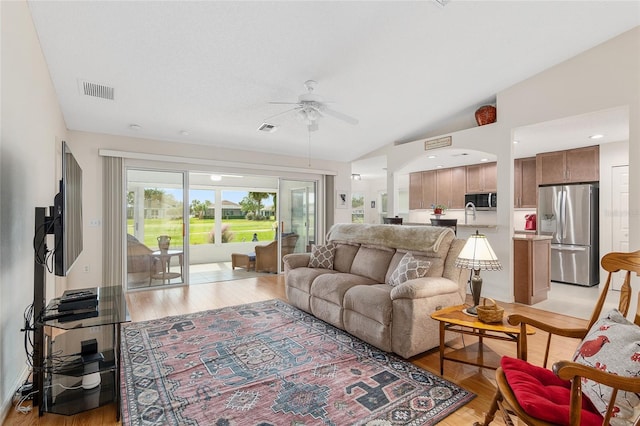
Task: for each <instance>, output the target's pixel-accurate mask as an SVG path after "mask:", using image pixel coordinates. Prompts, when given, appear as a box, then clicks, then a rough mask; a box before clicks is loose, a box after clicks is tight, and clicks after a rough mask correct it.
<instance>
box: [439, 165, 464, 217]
mask: <svg viewBox="0 0 640 426" xmlns="http://www.w3.org/2000/svg"><path fill="white" fill-rule="evenodd" d="M465 176H466V174H465V168H464V167H452V168H448V169H438V170H437V171H436V201H435V203H436V204H444V205H445V206H447V208H450V209H462V208H464V194H465Z"/></svg>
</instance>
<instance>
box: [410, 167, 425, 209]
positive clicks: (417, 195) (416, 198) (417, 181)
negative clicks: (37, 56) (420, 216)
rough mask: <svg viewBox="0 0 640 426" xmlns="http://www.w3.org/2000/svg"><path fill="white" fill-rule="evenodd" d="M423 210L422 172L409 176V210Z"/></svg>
mask: <svg viewBox="0 0 640 426" xmlns="http://www.w3.org/2000/svg"><path fill="white" fill-rule="evenodd" d="M421 208H422V172H415V173H410V174H409V210H418V209H421Z"/></svg>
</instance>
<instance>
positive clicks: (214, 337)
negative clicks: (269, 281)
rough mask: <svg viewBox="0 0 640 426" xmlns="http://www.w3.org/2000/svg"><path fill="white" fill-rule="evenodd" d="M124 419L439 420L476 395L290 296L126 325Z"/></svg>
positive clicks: (183, 422) (262, 423)
mask: <svg viewBox="0 0 640 426" xmlns="http://www.w3.org/2000/svg"><path fill="white" fill-rule="evenodd" d="M121 367H122V368H121V371H122V381H121V383H122V389H121V390H122V411H123V417H122V423H123V425H154V424H155V425H220V426H222V425H229V426H231V425H256V426H257V425H260V426H268V425H297V426H302V425H312V424H324V425H350V424H361V425H375V426H382V425H399V424H403V425H404V424H408V425H431V424H435V423H437V422H438V421H439V420H441V419H443V418H444V417H446V416H447V415H449V414H450V413H452V412H453V411H455V410H456V409H458V408H459V407H461V406H462V405H464V404H466V403H467V402H468V401H470V400H471V399H472V398H473V397H474V396H475V395H473V394H472V393H470V392H468V391H466V390H464V389H462V388H460V387H458V386H456V385H455V384H453V383H450V382H448V381H446V380H444V379H441V378H439V377H437V376H434V375H432V374H430V373H428V372H426V371H424V370H422V369H420V368H418V367H416V366H414V365H412V364H411V363H409V362H407V361H404V360H402V359H400V358H398V357H396V356H395V355H392V354H389V353H386V352H382V351H380V350H379V349H377V348H375V347H373V346H370V345H368V344H366V343H364V342H362V341H361V340H359V339H357V338H355V337H353V336H351V335H349V334H347V333H345V332H343V331H342V330H339V329H336V328H334V327H333V326H331V325H329V324H327V323H325V322H323V321H320V320H318V319H316V318H315V317H313V316H311V315H309V314H307V313H305V312H303V311H301V310H299V309H296V308H294V307H292V306H290V305H288V304H286V303H284V302H282V301H278V300H270V301H266V302H259V303H253V304H248V305H241V306H233V307H228V308H223V309H216V310H211V311H205V312H198V313H194V314H188V315H180V316H173V317H167V318H162V319H159V320H153V321H144V322H138V323H130V324H126V325H124V326H123V332H122V365H121Z"/></svg>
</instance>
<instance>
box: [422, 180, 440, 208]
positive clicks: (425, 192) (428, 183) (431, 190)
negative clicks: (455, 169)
mask: <svg viewBox="0 0 640 426" xmlns="http://www.w3.org/2000/svg"><path fill="white" fill-rule="evenodd" d="M436 182H437V176H436V171H435V170H427V171H425V172H422V208H423V209H430V208H431V204H437V203H438V201H437V200H436V191H437V189H436Z"/></svg>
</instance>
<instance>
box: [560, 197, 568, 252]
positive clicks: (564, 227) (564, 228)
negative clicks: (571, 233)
mask: <svg viewBox="0 0 640 426" xmlns="http://www.w3.org/2000/svg"><path fill="white" fill-rule="evenodd" d="M561 200H562V201H561V205H560V209H561V210H560V215H561V217H562V240H563V241H564V240H565V239H566V238H567V190H566V189H565V188H562V195H561Z"/></svg>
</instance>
